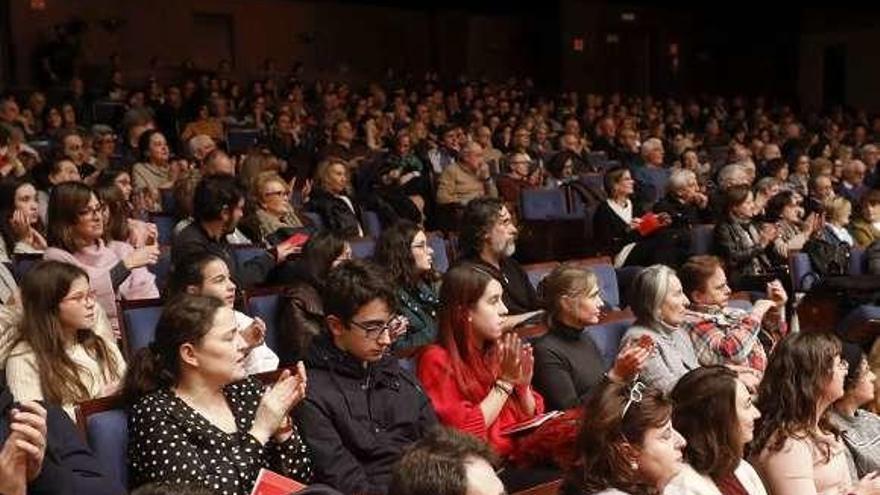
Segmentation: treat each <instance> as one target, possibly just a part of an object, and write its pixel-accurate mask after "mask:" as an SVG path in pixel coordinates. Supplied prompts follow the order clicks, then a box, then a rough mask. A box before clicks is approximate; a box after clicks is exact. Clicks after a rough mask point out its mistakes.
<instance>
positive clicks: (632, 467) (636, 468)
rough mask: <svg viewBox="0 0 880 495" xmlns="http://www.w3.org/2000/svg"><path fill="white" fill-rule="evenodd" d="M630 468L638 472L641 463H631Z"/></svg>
mask: <svg viewBox="0 0 880 495" xmlns="http://www.w3.org/2000/svg"><path fill="white" fill-rule="evenodd" d="M629 467H630V468H631V469H632V470H633V471H637V470H638V469H639V463H637V462H631V463H629Z"/></svg>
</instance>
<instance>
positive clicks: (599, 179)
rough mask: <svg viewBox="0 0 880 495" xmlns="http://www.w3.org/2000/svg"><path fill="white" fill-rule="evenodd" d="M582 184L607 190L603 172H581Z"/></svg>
mask: <svg viewBox="0 0 880 495" xmlns="http://www.w3.org/2000/svg"><path fill="white" fill-rule="evenodd" d="M580 181H581V184H583V185H585V186H588V187H593V188H596V189H598V190H599V191H604V190H605V177H604V176H603V175H602V174H581V176H580Z"/></svg>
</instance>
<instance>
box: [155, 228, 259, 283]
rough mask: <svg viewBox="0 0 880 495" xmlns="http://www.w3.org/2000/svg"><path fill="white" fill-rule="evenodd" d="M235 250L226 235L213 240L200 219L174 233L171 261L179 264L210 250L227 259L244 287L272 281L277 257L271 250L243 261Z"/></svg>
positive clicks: (234, 274) (236, 277)
mask: <svg viewBox="0 0 880 495" xmlns="http://www.w3.org/2000/svg"><path fill="white" fill-rule="evenodd" d="M232 250H233V248H232V246H230V245H229V243H228V242H226V238H225V236H224V237H222V238H220V240H214V239H211V238H210V237H208V234H207V233H206V232H205V229H203V228H202V225H201V224H200V223H199V222H193V223H191V224H189V225H188V226H187V227H186V228H185V229H183V230H182V231H181V232H180V233H179V234H177V235H176V236H174V241H173V242H172V244H171V261H172V263H173V264H175V265H177V264H179V263H181V262H185V261H187V260H189V259H192V258H193V257H194V256H197V255H203V254H206V253H210V254H213V255H214V256H217V257H218V258H221V259H222V260H223V261H225V262H226V266H227V267H229V273H230V275H232V279H233V280H234V281H235V284H236V285H237V286H238V287H240V288H250V287H253V286H255V285H259V284H265V283H266V282H267V281H268V279H269V275H270V274H271V272H272V270H273V269H274V268H275V259H274V258H273V257H272V255H270V254H269V252H268V251H267V252H266V253H265V254H260V255H258V256H254V257H253V258H250V259H248V260H247V261H245V262H244V263H239V262H238V259H237V258H236V257H235V256H233V254H232Z"/></svg>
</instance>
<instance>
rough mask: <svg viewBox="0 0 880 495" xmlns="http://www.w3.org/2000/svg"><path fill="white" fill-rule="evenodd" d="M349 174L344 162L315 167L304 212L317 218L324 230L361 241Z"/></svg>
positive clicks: (326, 162)
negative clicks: (315, 215)
mask: <svg viewBox="0 0 880 495" xmlns="http://www.w3.org/2000/svg"><path fill="white" fill-rule="evenodd" d="M349 180H350V179H349V170H348V167H347V166H346V164H345V162H344V161H341V160H339V159H328V160H325V161H323V162H321V164H319V165H318V169H317V171H316V172H315V189H314V190H313V191H312V193H311V196H309V202H308V203H306V206H305V208H306V210H307V211H312V212H315V213H317V214H318V216H319V217H320V218H321V222H322V223H323V226H324V228H325V229H327V230H329V231H331V232H334V233H336V234H339V235H341V236H343V237H362V236H363V235H364V229H363V225H362V223H361V222H362V219H361V215H362V212H361V208H360V205H359V204H358V203H357V202H356V201H355V200H354V199H353V198H352V197H351V196H350V192H349Z"/></svg>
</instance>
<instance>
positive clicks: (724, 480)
mask: <svg viewBox="0 0 880 495" xmlns="http://www.w3.org/2000/svg"><path fill="white" fill-rule="evenodd" d="M670 398H671V399H672V403H673V408H672V425H673V427H674V428H675V430H676V431H678V432H679V433H681V435H682V436H683V437H684V439H685V440H686V442H687V445H685V448H684V460H685V464H684V468H683V469H682V471H681V473H680V474H679V475H678V476H676V477H675V478H674V479H673V480H672V482H671V483H670V485H669V486H668V487H667V489H666V493H676V494H693V495H697V494H712V495H715V494H722V495H729V494H747V495H766V494H767V490H766V489H765V488H764V484H763V482H762V481H761V478H760V477H759V476H758V473H756V472H755V469H754V468H753V467H752V465H751V464H749V463H748V462H747V461H746V460H745V459H743V455H744V453H745V451H746V446H747V445H748V444H749V442H751V441H752V437H753V435H754V428H755V420H756V419H757V418H759V417H760V416H761V414H760V413H759V412H758V410H757V409H756V408H755V406H754V404H752V396H751V394H750V393H749V391H748V390H747V389H746V387H745V385H743V383H742V382H741V381H739V380H737V375H736V373H735V372H733V371H731V370H729V369H727V368H725V367H722V366H706V367H704V368H697V369H695V370H693V371H690V372H688V373H687V374H686V375H684V376H683V377H682V378H681V380H679V381H678V383H677V384H676V385H675V388H673V389H672V393H671V394H670Z"/></svg>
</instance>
